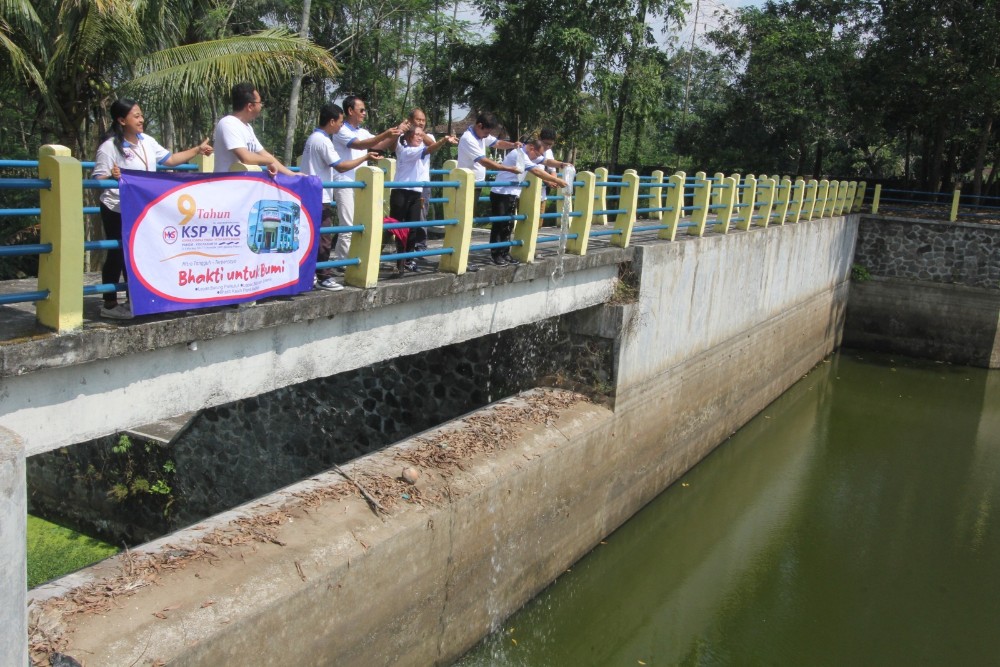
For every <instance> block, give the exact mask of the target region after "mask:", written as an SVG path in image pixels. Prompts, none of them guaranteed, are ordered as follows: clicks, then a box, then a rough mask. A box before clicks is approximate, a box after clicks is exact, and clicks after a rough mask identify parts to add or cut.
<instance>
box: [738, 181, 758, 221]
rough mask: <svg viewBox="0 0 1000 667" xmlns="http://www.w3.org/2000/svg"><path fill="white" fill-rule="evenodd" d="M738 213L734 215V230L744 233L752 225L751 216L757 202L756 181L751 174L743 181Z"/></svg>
mask: <svg viewBox="0 0 1000 667" xmlns="http://www.w3.org/2000/svg"><path fill="white" fill-rule="evenodd" d="M739 201H740V206H739V209H738V211H739V213H737V215H736V228H737V229H742V230H743V231H746V230H748V229H750V227H751V225H753V214H754V211H755V209H756V207H755V203H756V201H757V179H756V178H754V176H753V174H747V175H746V178H744V179H743V192H742V193H741V194H740V196H739Z"/></svg>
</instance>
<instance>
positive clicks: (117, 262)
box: [101, 204, 128, 307]
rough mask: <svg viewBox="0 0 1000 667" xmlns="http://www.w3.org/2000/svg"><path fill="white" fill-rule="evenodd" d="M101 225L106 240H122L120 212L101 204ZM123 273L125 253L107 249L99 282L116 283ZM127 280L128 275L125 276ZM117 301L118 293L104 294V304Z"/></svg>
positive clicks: (111, 303)
mask: <svg viewBox="0 0 1000 667" xmlns="http://www.w3.org/2000/svg"><path fill="white" fill-rule="evenodd" d="M101 225H102V226H103V227H104V238H105V239H107V240H108V241H118V242H119V243H121V240H122V214H121V213H118V212H117V211H112V210H111V209H110V208H108V207H107V206H105V205H104V204H101ZM123 275H125V253H124V252H123V251H122V250H121V249H119V250H108V251H106V253H105V255H104V266H102V267H101V282H102V283H104V284H105V285H114V284H116V283H117V282H118V281H119V280H120V279H121V278H122V276H123ZM125 281H126V282H128V276H126V277H125ZM116 303H118V293H117V292H108V293H106V294H104V304H105V305H106V306H109V307H112V306H114V305H115V304H116Z"/></svg>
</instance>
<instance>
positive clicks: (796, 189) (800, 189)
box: [788, 177, 806, 224]
mask: <svg viewBox="0 0 1000 667" xmlns="http://www.w3.org/2000/svg"><path fill="white" fill-rule="evenodd" d="M789 197H790V199H791V201H790V202H789V207H790V208H789V209H788V215H789V217H790V218H791V222H792V224H795V223H797V222H798V221H799V218H800V217H801V215H802V206H803V205H804V204H805V197H806V182H805V180H803V179H802V178H801V177H800V178H796V179H795V185H793V186H792V191H791V194H790V195H789Z"/></svg>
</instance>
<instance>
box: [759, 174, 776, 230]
mask: <svg viewBox="0 0 1000 667" xmlns="http://www.w3.org/2000/svg"><path fill="white" fill-rule="evenodd" d="M777 192H778V182H777V181H776V180H774V179H773V178H765V179H764V182H763V183H762V184H761V185H759V186H758V187H757V206H758V209H757V211H758V215H760V226H761V227H767V226H768V225H770V224H771V211H772V210H773V209H774V196H775V194H777Z"/></svg>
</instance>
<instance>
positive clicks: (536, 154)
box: [490, 138, 566, 266]
mask: <svg viewBox="0 0 1000 667" xmlns="http://www.w3.org/2000/svg"><path fill="white" fill-rule="evenodd" d="M544 152H545V149H544V148H543V146H542V142H541V141H540V140H539V139H534V138H527V139H525V140H524V144H523V147H522V148H517V149H515V150H512V151H511V152H509V153H507V157H505V158H504V161H503V163H504V165H505V166H511V165H517V164H519V163H520V164H523V165H525V167H524V169H525V171H526V172H527V173H530V174H534V175H535V176H537V177H538V178H539V179H541V180H542V182H543V183H544V184H546V185H548V186H550V187H556V188H564V187H566V181H564V180H563V179H561V178H559V177H558V176H553V175H552V174H550V173H548V172H547V171H545V168H544V167H543V166H542V162H543V159H542V156H543V154H544ZM516 173H517V172H514V173H510V170H504V171H503V172H502V173H499V174H497V178H496V181H494V183H495V185H494V186H493V189H492V190H490V208H491V212H492V214H493V216H495V217H506V218H509V217H512V216H514V215H516V214H517V205H518V200H519V199H520V197H521V190H522V189H523V188H522V187H521V186H520V185H518V177H517V176H516V175H515V174H516ZM513 231H514V221H513V220H504V221H501V222H494V223H493V226H492V229H491V230H490V243H508V242H510V235H511V233H512V232H513ZM492 255H493V263H494V264H496V265H497V266H503V265H505V264H519V262H518V261H517V260H516V259H514V258H513V257H511V255H510V247H509V246H507V247H503V248H493V249H492Z"/></svg>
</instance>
